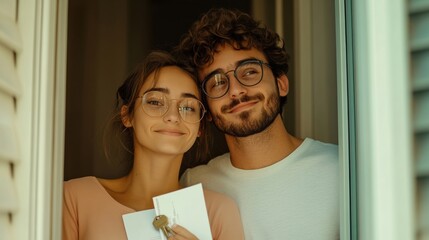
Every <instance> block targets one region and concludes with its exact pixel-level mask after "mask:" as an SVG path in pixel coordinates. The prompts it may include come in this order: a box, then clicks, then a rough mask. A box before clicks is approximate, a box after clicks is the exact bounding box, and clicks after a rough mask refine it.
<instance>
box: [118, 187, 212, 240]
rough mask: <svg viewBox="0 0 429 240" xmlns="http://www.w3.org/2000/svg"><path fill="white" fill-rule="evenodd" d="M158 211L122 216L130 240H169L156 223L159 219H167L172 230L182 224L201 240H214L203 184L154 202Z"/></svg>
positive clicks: (155, 199)
mask: <svg viewBox="0 0 429 240" xmlns="http://www.w3.org/2000/svg"><path fill="white" fill-rule="evenodd" d="M153 204H154V206H155V209H151V210H145V211H139V212H135V213H128V214H124V215H123V216H122V218H123V221H124V225H125V230H126V233H127V237H128V240H160V239H162V240H167V238H166V237H165V236H164V234H163V233H162V231H161V230H160V231H157V230H156V229H155V228H154V227H153V225H152V221H153V219H154V218H155V216H156V215H161V214H163V215H166V216H167V217H168V220H169V226H172V225H173V224H179V225H181V226H182V227H184V228H186V229H188V231H190V232H191V233H192V234H194V235H195V236H196V237H197V238H198V239H202V240H205V239H213V238H212V235H211V230H210V224H209V218H208V215H207V208H206V203H205V201H204V193H203V188H202V185H201V184H196V185H193V186H190V187H187V188H183V189H180V190H177V191H174V192H170V193H167V194H163V195H160V196H157V197H154V198H153Z"/></svg>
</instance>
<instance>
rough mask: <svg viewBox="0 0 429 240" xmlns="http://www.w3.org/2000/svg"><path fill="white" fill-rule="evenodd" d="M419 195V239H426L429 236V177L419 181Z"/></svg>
mask: <svg viewBox="0 0 429 240" xmlns="http://www.w3.org/2000/svg"><path fill="white" fill-rule="evenodd" d="M418 189H419V191H418V195H417V206H418V211H417V219H418V225H417V227H418V230H417V231H418V232H417V235H418V236H419V238H418V239H419V240H420V239H422V240H426V239H428V237H429V178H426V179H423V180H420V181H419V183H418Z"/></svg>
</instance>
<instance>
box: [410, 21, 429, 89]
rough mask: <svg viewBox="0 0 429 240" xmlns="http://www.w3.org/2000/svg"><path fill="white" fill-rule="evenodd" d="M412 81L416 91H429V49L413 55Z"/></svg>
mask: <svg viewBox="0 0 429 240" xmlns="http://www.w3.org/2000/svg"><path fill="white" fill-rule="evenodd" d="M428 28H429V25H428ZM411 81H412V86H413V90H414V91H415V92H418V91H425V90H427V91H429V50H427V51H420V52H416V53H414V54H412V55H411Z"/></svg>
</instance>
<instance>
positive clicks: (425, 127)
mask: <svg viewBox="0 0 429 240" xmlns="http://www.w3.org/2000/svg"><path fill="white" fill-rule="evenodd" d="M409 16H410V51H411V81H412V89H413V104H414V117H413V119H414V124H413V126H414V143H415V161H416V175H417V181H416V182H417V186H416V191H417V197H416V198H417V205H416V216H417V239H419V240H427V239H429V0H411V1H410V5H409Z"/></svg>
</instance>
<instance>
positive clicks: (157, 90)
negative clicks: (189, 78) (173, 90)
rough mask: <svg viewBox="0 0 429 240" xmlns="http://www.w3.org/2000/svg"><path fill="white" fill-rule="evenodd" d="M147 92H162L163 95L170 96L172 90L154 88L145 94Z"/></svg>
mask: <svg viewBox="0 0 429 240" xmlns="http://www.w3.org/2000/svg"><path fill="white" fill-rule="evenodd" d="M147 92H162V93H167V94H168V93H170V90H168V89H167V88H160V87H153V88H149V89H148V90H146V91H145V92H144V93H147Z"/></svg>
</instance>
